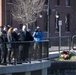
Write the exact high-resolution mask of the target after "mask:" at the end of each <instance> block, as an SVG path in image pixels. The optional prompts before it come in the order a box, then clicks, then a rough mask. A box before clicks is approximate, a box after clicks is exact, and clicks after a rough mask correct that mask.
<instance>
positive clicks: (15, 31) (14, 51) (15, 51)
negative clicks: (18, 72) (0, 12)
mask: <svg viewBox="0 0 76 75" xmlns="http://www.w3.org/2000/svg"><path fill="white" fill-rule="evenodd" d="M12 41H13V43H12V59H13V60H14V61H15V60H17V59H18V43H17V41H19V36H18V29H17V28H13V30H12Z"/></svg>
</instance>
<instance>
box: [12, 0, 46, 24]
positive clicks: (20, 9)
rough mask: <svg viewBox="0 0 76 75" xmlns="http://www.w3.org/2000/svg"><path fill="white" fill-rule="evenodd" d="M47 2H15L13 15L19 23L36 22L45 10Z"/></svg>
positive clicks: (41, 0) (30, 0)
mask: <svg viewBox="0 0 76 75" xmlns="http://www.w3.org/2000/svg"><path fill="white" fill-rule="evenodd" d="M44 2H45V0H13V8H12V15H13V18H14V19H15V20H17V21H18V23H22V24H30V23H32V22H34V21H35V20H36V19H37V17H38V16H39V13H40V12H41V10H42V9H43V4H44Z"/></svg>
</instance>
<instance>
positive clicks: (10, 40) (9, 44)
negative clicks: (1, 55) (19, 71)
mask: <svg viewBox="0 0 76 75" xmlns="http://www.w3.org/2000/svg"><path fill="white" fill-rule="evenodd" d="M12 30H13V27H10V28H9V29H8V31H7V40H8V44H7V49H8V51H7V61H8V62H9V63H10V62H11V52H12V44H11V43H10V42H12Z"/></svg>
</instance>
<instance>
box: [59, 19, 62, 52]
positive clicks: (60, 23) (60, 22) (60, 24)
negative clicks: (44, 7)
mask: <svg viewBox="0 0 76 75" xmlns="http://www.w3.org/2000/svg"><path fill="white" fill-rule="evenodd" d="M61 26H62V20H59V53H60V48H61Z"/></svg>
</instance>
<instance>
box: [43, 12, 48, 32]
mask: <svg viewBox="0 0 76 75" xmlns="http://www.w3.org/2000/svg"><path fill="white" fill-rule="evenodd" d="M47 27H48V15H47V13H45V15H44V31H48V30H47V29H48V28H47Z"/></svg>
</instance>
